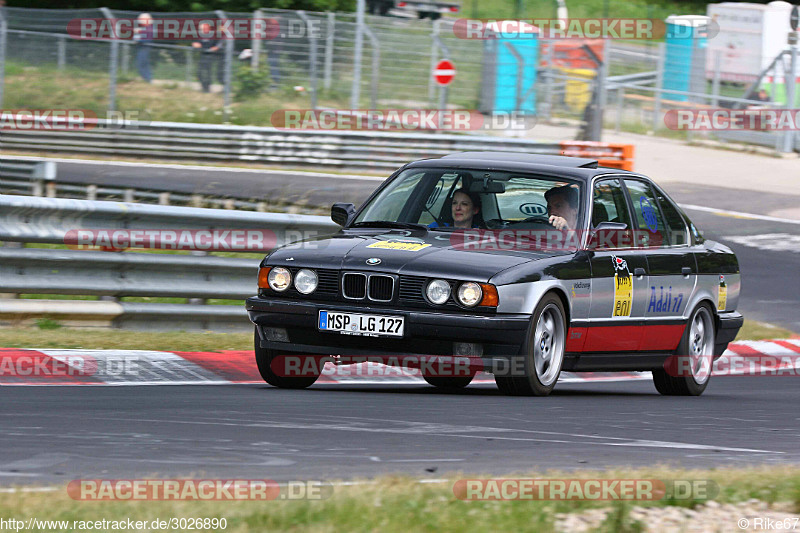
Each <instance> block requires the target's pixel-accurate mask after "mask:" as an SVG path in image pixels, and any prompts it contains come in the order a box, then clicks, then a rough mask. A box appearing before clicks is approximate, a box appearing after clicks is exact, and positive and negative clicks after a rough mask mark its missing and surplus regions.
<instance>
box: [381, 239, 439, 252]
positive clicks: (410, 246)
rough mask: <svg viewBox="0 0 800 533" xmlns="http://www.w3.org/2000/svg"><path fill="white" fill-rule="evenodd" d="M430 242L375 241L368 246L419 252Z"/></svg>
mask: <svg viewBox="0 0 800 533" xmlns="http://www.w3.org/2000/svg"><path fill="white" fill-rule="evenodd" d="M428 246H430V244H424V243H419V242H403V241H379V242H374V243H372V244H370V245H369V246H367V248H382V249H384V250H403V251H404V252H419V251H420V250H422V249H423V248H427V247H428Z"/></svg>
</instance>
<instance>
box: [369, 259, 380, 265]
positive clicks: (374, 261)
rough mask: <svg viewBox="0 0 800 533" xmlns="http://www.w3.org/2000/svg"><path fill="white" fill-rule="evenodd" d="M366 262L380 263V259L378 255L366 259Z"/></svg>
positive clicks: (370, 263) (371, 263)
mask: <svg viewBox="0 0 800 533" xmlns="http://www.w3.org/2000/svg"><path fill="white" fill-rule="evenodd" d="M367 264H368V265H380V264H381V260H380V258H379V257H370V258H369V259H367Z"/></svg>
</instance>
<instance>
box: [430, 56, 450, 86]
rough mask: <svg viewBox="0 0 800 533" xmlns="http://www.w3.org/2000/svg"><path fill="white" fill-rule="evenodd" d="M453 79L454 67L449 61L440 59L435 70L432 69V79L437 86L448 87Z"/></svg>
mask: <svg viewBox="0 0 800 533" xmlns="http://www.w3.org/2000/svg"><path fill="white" fill-rule="evenodd" d="M455 77H456V66H455V65H453V63H452V61H450V60H449V59H442V60H441V61H439V62H438V63H437V64H436V68H434V69H433V79H434V80H436V83H438V84H439V85H442V86H445V85H450V82H451V81H453V78H455Z"/></svg>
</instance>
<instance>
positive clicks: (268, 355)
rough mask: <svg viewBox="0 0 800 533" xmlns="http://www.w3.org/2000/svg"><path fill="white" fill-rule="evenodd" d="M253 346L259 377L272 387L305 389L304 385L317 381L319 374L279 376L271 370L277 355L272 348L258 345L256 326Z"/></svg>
mask: <svg viewBox="0 0 800 533" xmlns="http://www.w3.org/2000/svg"><path fill="white" fill-rule="evenodd" d="M254 337H255V338H254V341H253V342H254V345H255V346H254V347H255V352H256V365H257V366H258V372H259V373H260V374H261V377H262V378H263V379H264V381H266V382H267V383H269V384H270V385H272V386H274V387H279V388H281V389H305V388H306V387H310V386H311V385H313V384H314V382H315V381H317V378H319V374H316V375H314V376H307V377H306V376H303V377H286V376H279V375H278V374H276V373H275V372H273V370H272V366H271V365H272V361H273V360H274V359H275V357H276V356H277V355H278V354H277V353H275V351H274V350H267V349H264V348H262V347H261V346H260V342H259V341H260V339H259V337H258V326H256V329H255V331H254Z"/></svg>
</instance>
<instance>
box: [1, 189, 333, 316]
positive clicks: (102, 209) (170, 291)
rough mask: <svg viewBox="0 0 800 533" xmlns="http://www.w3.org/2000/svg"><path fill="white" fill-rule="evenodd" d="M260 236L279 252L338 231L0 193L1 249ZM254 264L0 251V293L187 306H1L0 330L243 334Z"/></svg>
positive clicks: (265, 216)
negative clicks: (103, 233)
mask: <svg viewBox="0 0 800 533" xmlns="http://www.w3.org/2000/svg"><path fill="white" fill-rule="evenodd" d="M156 228H157V229H173V230H208V231H211V230H220V231H225V230H237V229H249V230H261V231H265V230H266V231H269V232H272V234H271V237H272V239H268V242H270V243H275V244H276V245H279V244H283V243H284V242H286V241H290V240H297V239H299V238H301V237H302V236H303V235H308V234H310V233H312V232H313V233H315V234H319V235H324V234H329V233H333V232H335V231H337V230H338V229H339V226H337V225H336V224H334V223H333V222H331V221H330V220H329V219H326V218H325V217H319V216H311V215H293V214H277V213H257V212H240V211H230V210H217V209H202V208H192V207H168V206H159V205H147V204H130V203H122V202H93V201H87V200H67V199H60V198H37V197H27V196H2V195H0V241H6V242H18V243H51V244H63V243H64V242H65V237H67V235H68V233H69V231H70V230H77V229H82V230H101V229H105V230H110V231H113V230H152V229H156ZM259 262H260V260H259V259H256V258H252V259H244V258H231V257H216V256H209V255H206V254H205V253H204V252H193V253H192V254H191V255H181V254H160V253H135V252H125V253H110V252H102V251H84V250H75V249H42V248H9V247H6V248H0V293H5V294H11V295H18V294H53V295H92V296H98V297H100V298H112V299H118V298H124V297H129V296H149V297H175V298H186V299H189V301H190V302H192V303H187V304H164V303H140V302H125V301H121V302H120V301H108V300H99V301H73V300H24V299H13V298H12V299H9V298H6V299H0V323H5V324H14V323H18V322H19V321H21V320H25V319H31V318H36V317H43V316H48V317H53V318H56V319H58V320H60V321H63V322H64V323H66V324H75V323H77V324H81V325H87V324H89V325H92V324H99V325H105V326H108V325H111V326H117V327H134V328H142V327H146V328H147V329H159V328H161V329H223V330H230V329H247V328H249V327H250V325H249V322H248V321H247V315H246V313H245V311H244V305H243V304H242V305H236V306H234V305H202V304H200V303H197V302H198V301H203V302H204V301H205V300H206V299H215V298H219V299H235V300H242V299H244V298H245V297H247V296H249V295H252V294H254V293H255V290H256V289H255V280H256V276H257V268H258V264H259Z"/></svg>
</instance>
